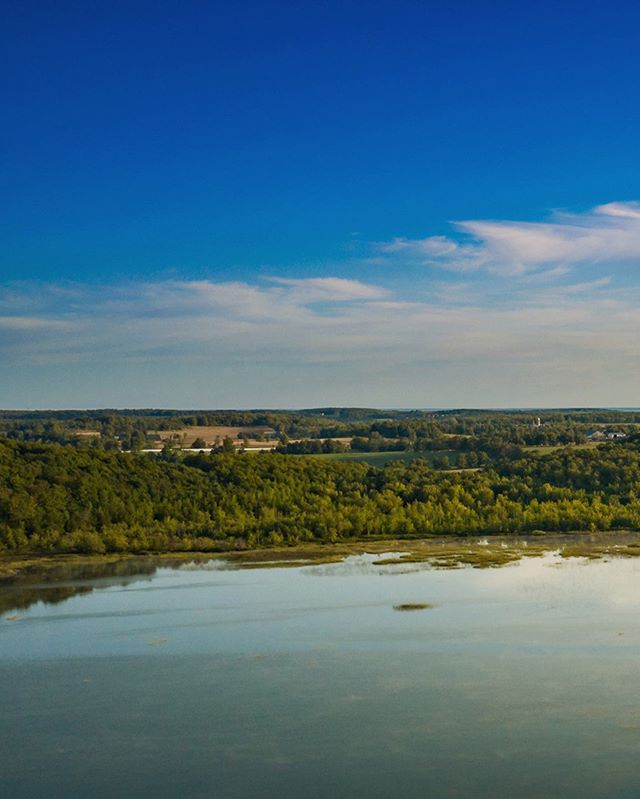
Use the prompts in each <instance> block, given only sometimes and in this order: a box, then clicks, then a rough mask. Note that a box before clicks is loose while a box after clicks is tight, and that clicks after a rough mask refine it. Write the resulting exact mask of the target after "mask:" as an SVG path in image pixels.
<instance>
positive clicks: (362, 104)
mask: <svg viewBox="0 0 640 799" xmlns="http://www.w3.org/2000/svg"><path fill="white" fill-rule="evenodd" d="M5 9H6V10H5V15H4V19H3V26H2V32H1V33H0V36H1V37H2V48H0V49H1V52H2V56H1V58H2V75H3V79H2V89H1V90H2V96H1V99H2V107H3V109H4V110H5V114H4V117H5V121H4V123H3V126H2V130H1V132H0V135H1V136H2V139H3V147H2V160H1V169H2V178H3V186H4V191H3V192H2V198H1V202H2V215H1V219H2V222H1V223H0V224H1V225H2V247H1V251H0V406H2V407H71V406H73V407H102V406H120V407H122V406H168V407H210V408H214V407H296V406H298V407H299V406H309V405H324V404H337V405H347V404H352V405H378V406H403V407H407V406H416V407H433V406H456V407H459V406H467V407H469V406H513V405H527V406H530V405H547V406H550V405H555V406H557V405H600V404H606V405H639V404H640V402H639V398H640V369H638V366H639V364H638V357H637V355H636V342H637V341H638V338H639V334H640V291H639V288H640V285H639V280H638V269H637V267H638V265H639V263H640V206H638V205H637V201H640V159H638V140H639V138H640V136H639V134H640V97H639V94H640V93H639V89H640V69H639V67H640V57H639V56H638V53H637V31H638V30H639V29H640V9H638V7H637V5H636V4H635V3H631V2H620V3H616V4H615V5H607V4H603V3H590V2H582V3H573V2H566V3H562V2H561V3H557V2H556V3H551V2H539V3H535V4H533V3H528V4H522V3H514V2H456V1H455V0H451V1H450V2H446V3H443V2H428V1H427V2H419V3H418V2H415V3H414V2H394V3H390V2H378V3H376V2H367V3H363V2H358V3H355V2H351V3H350V2H340V3H337V2H268V1H267V0H263V2H258V3H251V2H247V3H243V4H240V3H215V2H214V3H180V4H178V3H162V2H156V3H153V4H151V3H136V2H131V3H117V2H109V3H106V2H105V3H101V2H99V3H92V2H89V3H86V2H85V3H67V2H64V1H63V2H60V3H46V4H45V3H37V2H33V3H30V4H24V3H22V4H19V3H17V2H16V3H12V2H9V3H7V4H6V6H5Z"/></svg>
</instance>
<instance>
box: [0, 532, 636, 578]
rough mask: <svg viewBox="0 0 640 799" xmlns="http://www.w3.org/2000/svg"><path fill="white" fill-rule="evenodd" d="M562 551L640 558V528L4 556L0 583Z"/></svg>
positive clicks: (478, 563)
mask: <svg viewBox="0 0 640 799" xmlns="http://www.w3.org/2000/svg"><path fill="white" fill-rule="evenodd" d="M555 551H557V552H558V553H559V554H560V555H561V556H563V557H582V558H589V559H599V558H605V557H614V556H618V557H637V556H639V555H640V532H614V533H598V534H592V533H585V532H575V533H563V534H551V533H546V534H539V535H530V536H491V537H488V538H475V537H465V538H430V539H410V540H407V539H367V540H360V541H349V542H343V543H337V544H305V545H302V546H297V547H273V548H270V549H255V550H242V551H227V552H214V553H212V552H192V551H189V552H159V553H145V554H125V553H122V554H108V555H64V554H61V555H49V554H43V555H39V554H34V553H29V554H22V555H10V554H4V555H1V556H0V581H2V582H4V583H10V582H14V581H16V580H17V581H20V580H22V579H32V578H34V577H38V578H43V579H46V578H47V575H51V576H53V575H54V574H55V573H60V572H64V571H67V570H69V571H80V572H82V571H85V572H86V573H87V576H88V577H90V576H91V573H92V572H94V571H95V572H98V571H100V570H101V569H103V568H112V569H113V570H115V571H118V569H122V570H123V571H126V572H131V570H135V569H136V568H137V567H138V566H141V565H142V564H145V565H146V566H152V567H160V566H171V565H174V564H180V563H185V562H193V561H209V560H214V559H219V560H224V561H226V562H228V563H229V564H230V565H234V566H237V567H238V568H249V569H251V568H252V569H258V568H272V567H274V566H278V567H280V568H282V567H299V566H308V565H313V564H319V563H336V562H339V561H341V560H343V559H344V558H345V557H347V556H349V555H359V554H363V553H371V554H385V553H401V554H394V555H392V556H390V557H389V558H383V559H381V560H379V561H378V562H377V563H378V564H379V565H381V566H382V565H390V564H396V565H403V564H410V563H425V564H428V565H430V566H432V567H434V568H460V567H464V566H472V567H474V568H491V567H498V566H504V565H506V564H508V563H513V562H516V561H518V560H520V559H521V558H523V557H539V556H541V555H543V554H544V553H546V552H555Z"/></svg>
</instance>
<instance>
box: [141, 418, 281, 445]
mask: <svg viewBox="0 0 640 799" xmlns="http://www.w3.org/2000/svg"><path fill="white" fill-rule="evenodd" d="M149 435H151V436H156V437H157V439H158V440H159V441H160V442H165V441H175V442H176V443H177V444H179V445H180V446H183V447H190V446H191V445H192V444H193V442H194V441H195V440H196V439H198V438H201V439H202V440H203V441H204V442H205V444H206V446H207V447H213V446H216V444H220V443H222V441H223V440H224V439H225V438H232V439H233V440H234V441H235V442H236V443H239V442H240V441H241V440H242V439H241V438H240V436H241V435H242V436H243V437H248V438H249V440H251V441H260V440H261V439H264V440H265V441H268V440H269V439H273V437H274V436H275V430H274V429H273V428H272V427H268V426H267V425H253V426H247V427H233V426H230V425H229V426H228V425H217V424H214V425H202V426H193V427H181V428H180V429H179V430H150V431H149Z"/></svg>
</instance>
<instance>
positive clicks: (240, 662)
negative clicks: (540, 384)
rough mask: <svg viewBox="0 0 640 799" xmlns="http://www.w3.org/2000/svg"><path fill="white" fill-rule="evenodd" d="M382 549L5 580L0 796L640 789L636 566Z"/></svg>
mask: <svg viewBox="0 0 640 799" xmlns="http://www.w3.org/2000/svg"><path fill="white" fill-rule="evenodd" d="M374 560H375V558H374V557H373V556H358V557H353V558H348V559H347V560H346V561H345V562H344V563H342V564H334V565H325V566H309V567H305V568H272V569H260V570H238V569H231V568H224V565H223V566H222V567H221V565H220V564H219V563H218V564H213V563H211V564H200V565H199V566H197V567H196V566H194V565H192V566H183V567H181V568H177V567H176V568H159V569H157V570H156V571H155V572H154V571H153V568H151V567H150V568H148V569H147V571H150V572H151V573H149V574H146V575H145V574H138V575H135V574H133V575H129V576H126V577H125V576H116V577H113V576H111V577H109V576H105V577H96V576H87V575H86V574H85V575H84V577H83V579H72V576H71V575H67V576H66V579H65V580H63V581H61V582H60V583H58V584H56V585H52V584H51V583H49V584H47V585H43V586H37V585H30V586H29V588H28V589H26V588H24V589H21V590H20V591H18V590H16V589H11V590H9V589H8V588H6V587H5V588H3V589H0V593H1V594H2V598H3V600H4V601H3V605H2V607H3V608H4V609H5V610H4V613H3V615H2V617H1V618H0V711H1V712H0V795H1V796H3V797H5V796H6V797H12V799H20V798H21V797H29V799H37V798H38V797H89V796H91V797H110V798H111V797H119V798H122V797H136V798H137V797H142V798H143V799H144V797H215V798H216V799H218V798H220V799H226V797H242V798H243V799H244V797H260V798H261V799H263V798H266V799H269V798H270V797H279V798H280V797H296V798H297V797H357V796H364V797H384V798H385V799H389V797H403V798H404V797H407V798H411V797H421V799H422V798H424V797H449V796H451V797H474V798H476V797H491V799H495V797H550V796H551V797H563V799H564V798H567V797H581V799H584V798H585V797H607V799H612V798H615V797H630V798H631V797H633V799H637V797H638V796H640V769H639V768H638V762H639V757H640V613H639V612H638V611H639V610H640V560H634V559H628V560H623V559H619V560H617V559H616V560H610V561H608V562H584V561H578V560H571V561H561V560H560V559H559V558H557V557H555V556H553V555H548V556H545V557H544V558H537V559H534V558H532V559H529V560H524V561H522V562H520V563H518V564H514V565H510V566H507V567H503V568H501V569H489V570H473V569H461V570H454V571H440V570H432V569H428V568H425V567H423V566H417V565H416V566H415V567H407V566H404V567H398V566H382V567H380V566H375V565H374V564H373V561H374ZM140 568H142V567H140ZM74 591H80V592H81V593H76V594H75V595H73V592H74ZM65 596H68V598H66V599H65ZM38 597H42V598H43V599H45V600H47V601H48V602H49V604H47V603H45V602H43V601H36V600H37V599H38ZM52 601H55V602H56V604H50V603H51V602H52ZM30 602H32V603H33V604H31V605H30V606H28V605H29V603H30ZM403 602H428V603H431V604H432V605H433V606H434V607H433V608H431V609H428V610H421V611H412V612H398V611H396V610H394V605H398V604H400V603H403ZM27 606H28V607H27ZM11 607H13V608H14V609H13V610H12V609H11ZM15 608H21V609H17V610H16V609H15Z"/></svg>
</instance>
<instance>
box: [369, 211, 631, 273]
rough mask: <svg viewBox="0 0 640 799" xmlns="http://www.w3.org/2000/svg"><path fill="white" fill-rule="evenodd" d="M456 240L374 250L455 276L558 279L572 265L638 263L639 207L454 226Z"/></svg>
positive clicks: (406, 242) (401, 242)
mask: <svg viewBox="0 0 640 799" xmlns="http://www.w3.org/2000/svg"><path fill="white" fill-rule="evenodd" d="M453 226H454V228H455V229H456V230H457V231H459V233H460V234H462V238H453V237H446V236H429V237H427V238H425V239H407V238H395V239H393V240H392V241H389V242H382V243H379V244H378V245H377V248H376V249H377V251H378V252H379V253H381V254H382V255H386V256H388V257H395V258H404V259H406V260H409V261H412V262H418V263H423V264H425V265H428V266H438V267H441V268H443V269H450V270H454V271H459V272H466V271H475V270H487V271H489V272H492V273H495V274H500V275H522V274H525V273H528V272H537V271H539V270H545V272H546V274H547V276H548V277H552V276H556V275H558V274H562V273H563V271H564V272H566V270H567V268H568V267H569V266H570V265H573V264H580V263H584V264H608V263H610V264H615V263H620V262H625V263H628V262H637V263H638V264H640V203H635V202H628V203H608V204H606V205H600V206H597V207H596V208H594V209H592V210H591V211H588V212H586V213H583V214H568V213H563V214H560V213H558V214H556V215H555V216H554V217H553V218H552V219H551V220H550V221H545V222H517V221H511V220H467V221H461V222H455V223H454V225H453Z"/></svg>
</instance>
